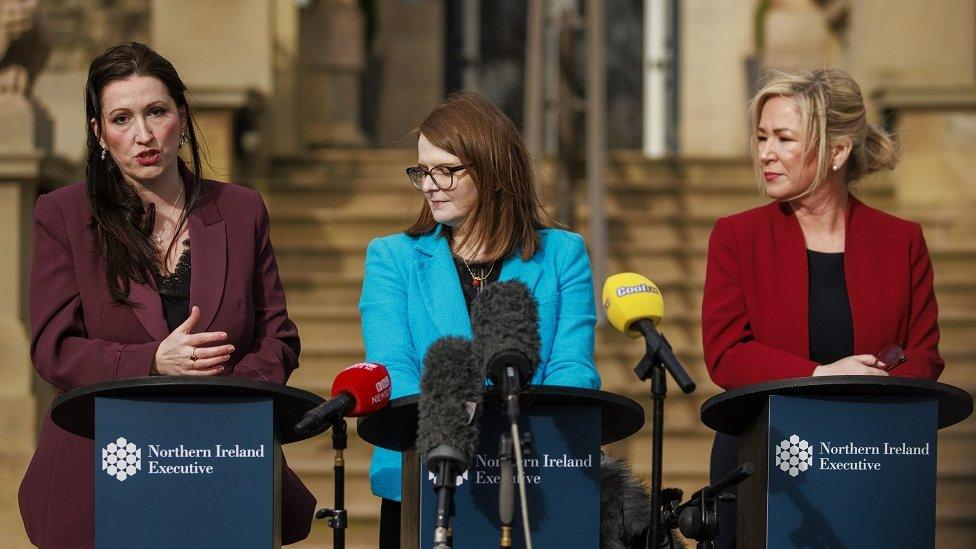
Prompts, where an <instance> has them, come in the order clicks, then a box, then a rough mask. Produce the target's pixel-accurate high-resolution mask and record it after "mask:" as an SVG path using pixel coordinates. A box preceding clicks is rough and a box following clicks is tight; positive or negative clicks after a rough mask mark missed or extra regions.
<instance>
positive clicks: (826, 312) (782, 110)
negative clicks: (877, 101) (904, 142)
mask: <svg viewBox="0 0 976 549" xmlns="http://www.w3.org/2000/svg"><path fill="white" fill-rule="evenodd" d="M750 110H751V113H750V119H751V121H752V124H753V132H754V134H753V143H754V147H753V150H754V153H755V160H756V167H757V172H758V173H759V175H760V176H761V185H762V186H763V188H764V190H765V192H766V195H767V196H769V197H770V198H772V199H773V202H771V203H770V204H768V205H766V206H762V207H759V208H755V209H753V210H749V211H746V212H742V213H739V214H735V215H732V216H729V217H725V218H722V219H719V221H718V222H717V223H716V224H715V228H714V229H713V230H712V234H711V238H710V240H709V244H708V267H707V271H706V275H705V291H704V297H703V301H702V340H703V345H704V352H705V364H706V365H707V367H708V371H709V374H710V375H711V377H712V380H713V381H714V382H715V383H716V384H717V385H719V386H720V387H722V388H724V389H733V388H736V387H741V386H743V385H749V384H754V383H762V382H764V381H771V380H776V379H786V378H796V377H807V376H820V375H881V376H884V375H895V376H905V377H916V378H924V379H932V380H934V379H937V378H938V377H939V374H940V373H941V372H942V368H943V363H942V358H941V357H940V356H939V349H938V343H939V328H938V324H937V317H938V309H937V306H936V302H935V295H934V293H933V291H932V264H931V262H930V260H929V255H928V251H927V249H926V247H925V240H924V238H923V237H922V230H921V227H919V225H918V224H917V223H913V222H909V221H904V220H901V219H898V218H896V217H894V216H892V215H889V214H886V213H883V212H881V211H878V210H876V209H874V208H871V207H869V206H867V205H865V204H864V203H862V202H860V201H859V200H857V199H856V198H854V197H853V196H851V194H850V185H851V184H852V183H853V182H855V181H857V180H858V179H860V178H862V177H864V176H865V175H868V174H871V173H874V172H877V171H879V170H883V169H890V168H892V167H894V165H895V163H896V161H897V158H896V147H895V145H894V143H893V142H892V141H891V139H890V138H889V137H888V136H887V135H886V134H885V133H884V132H883V131H882V130H880V129H878V128H875V127H874V126H872V125H870V124H868V123H867V121H866V117H865V109H864V102H863V99H862V97H861V92H860V89H859V88H858V85H857V83H855V82H854V80H853V79H851V77H850V76H849V75H847V74H846V73H843V72H841V71H836V70H826V69H824V70H814V71H804V72H798V73H795V74H787V73H773V74H772V75H771V76H770V78H769V79H768V80H767V81H766V83H765V85H764V87H763V89H762V90H761V91H760V92H759V93H758V94H757V95H756V97H755V98H754V99H753V101H752V107H751V109H750ZM892 345H897V346H898V347H900V348H901V350H902V352H901V354H899V352H898V348H894V347H890V346H892ZM885 348H888V349H889V351H891V350H894V352H886V353H885V356H884V357H882V358H883V359H886V360H888V363H887V364H886V363H885V360H879V357H878V356H877V354H878V353H879V351H881V350H882V349H885ZM888 368H890V371H887V370H886V369H888ZM730 439H731V440H730ZM735 466H736V442H735V440H734V439H733V438H732V437H725V436H722V435H719V436H718V437H716V444H715V446H714V447H713V453H712V475H713V480H715V479H717V478H718V477H721V476H723V475H724V473H727V472H728V471H730V470H731V469H732V468H734V467H735ZM728 511H731V512H730V513H723V515H725V516H722V517H721V521H722V530H723V536H722V537H723V539H722V540H719V541H720V543H719V546H724V547H731V546H733V545H732V543H734V526H735V515H734V510H732V509H730V510H728ZM730 534H731V535H730ZM730 538H731V539H730Z"/></svg>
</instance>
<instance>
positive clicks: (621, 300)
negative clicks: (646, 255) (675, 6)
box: [603, 273, 695, 393]
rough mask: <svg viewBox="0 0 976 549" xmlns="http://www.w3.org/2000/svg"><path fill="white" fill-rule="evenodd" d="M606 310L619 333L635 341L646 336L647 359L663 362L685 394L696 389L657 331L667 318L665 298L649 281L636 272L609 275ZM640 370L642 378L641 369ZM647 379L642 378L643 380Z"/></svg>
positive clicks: (604, 302)
mask: <svg viewBox="0 0 976 549" xmlns="http://www.w3.org/2000/svg"><path fill="white" fill-rule="evenodd" d="M603 307H604V308H605V309H606V312H607V320H608V321H610V324H611V325H612V326H613V327H614V328H616V329H617V331H619V332H623V333H624V334H626V335H628V336H630V337H631V338H633V339H637V338H638V337H641V336H644V339H645V341H646V342H647V355H648V358H649V359H651V360H654V359H657V360H660V361H661V363H662V364H664V367H665V368H667V369H668V371H669V372H671V375H672V376H673V377H674V379H675V381H676V382H677V383H678V386H680V387H681V390H682V391H684V392H685V393H690V392H692V391H694V390H695V382H694V381H692V380H691V377H689V376H688V372H686V371H685V369H684V367H682V366H681V363H680V362H679V361H678V358H677V357H676V356H674V351H672V350H671V345H670V344H669V343H668V341H667V340H666V339H664V336H662V335H661V334H660V333H658V331H657V329H656V328H655V326H657V325H658V323H659V322H661V319H662V318H663V317H664V298H663V297H662V296H661V290H658V288H657V286H655V285H654V283H653V282H651V281H650V279H648V278H647V277H645V276H642V275H639V274H637V273H618V274H615V275H612V276H610V277H609V278H607V281H606V282H605V283H604V284H603ZM637 369H638V375H641V372H640V370H641V369H642V366H641V365H639V366H638V367H637ZM645 377H646V376H643V375H641V379H645Z"/></svg>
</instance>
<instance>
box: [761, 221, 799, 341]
mask: <svg viewBox="0 0 976 549" xmlns="http://www.w3.org/2000/svg"><path fill="white" fill-rule="evenodd" d="M772 212H773V215H774V216H775V222H774V223H773V234H772V235H771V237H772V245H773V248H774V252H773V254H772V255H771V256H769V259H771V260H772V261H773V263H772V265H771V267H772V271H773V272H775V273H777V274H776V275H775V276H774V277H773V278H772V279H767V280H768V282H769V284H770V285H771V286H772V287H771V288H770V290H771V291H769V292H765V293H766V295H770V296H776V299H775V303H770V305H771V306H772V307H773V309H774V310H776V311H782V312H783V314H785V315H786V316H784V317H782V318H777V319H776V321H775V324H778V326H775V325H774V326H770V329H772V330H774V331H779V330H782V332H780V337H781V340H780V342H781V344H782V345H783V348H784V349H786V350H789V351H791V352H792V353H794V354H797V355H800V356H803V357H809V356H810V270H809V266H808V264H807V246H806V241H805V240H804V238H803V229H801V228H800V223H799V221H797V219H796V215H795V214H794V213H793V209H792V208H791V207H790V206H789V205H788V204H779V203H774V204H773V206H772Z"/></svg>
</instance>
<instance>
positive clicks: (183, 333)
mask: <svg viewBox="0 0 976 549" xmlns="http://www.w3.org/2000/svg"><path fill="white" fill-rule="evenodd" d="M198 320H200V308H199V307H196V306H194V307H192V308H191V309H190V316H189V318H187V319H186V321H185V322H184V323H183V324H180V325H179V326H178V327H177V328H176V329H175V330H173V333H171V334H169V336H167V337H166V339H164V340H163V341H162V343H160V344H159V348H157V349H156V358H155V360H154V361H153V365H152V372H153V373H157V374H163V375H168V376H214V375H217V374H219V373H220V372H223V371H224V367H223V366H222V364H223V363H225V362H227V361H228V360H230V355H231V353H233V352H234V346H233V345H220V346H218V347H204V345H208V344H211V343H217V342H219V341H223V340H225V339H227V334H225V333H224V332H204V333H200V334H191V333H190V331H191V330H193V327H194V326H196V324H197V321H198Z"/></svg>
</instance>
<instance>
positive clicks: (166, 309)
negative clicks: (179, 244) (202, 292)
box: [153, 238, 190, 332]
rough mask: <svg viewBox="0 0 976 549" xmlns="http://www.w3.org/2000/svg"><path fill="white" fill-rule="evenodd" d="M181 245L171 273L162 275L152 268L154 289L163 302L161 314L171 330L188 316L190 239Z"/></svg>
mask: <svg viewBox="0 0 976 549" xmlns="http://www.w3.org/2000/svg"><path fill="white" fill-rule="evenodd" d="M183 245H184V246H185V248H184V250H183V254H182V255H180V259H179V261H177V262H176V267H174V268H173V272H172V273H170V274H169V275H164V274H162V273H160V272H159V269H153V278H154V279H155V281H156V289H157V290H158V291H159V298H160V300H161V301H162V303H163V316H164V317H166V326H167V327H169V331H171V332H172V331H173V330H175V329H176V327H177V326H179V325H180V324H183V323H184V322H186V319H187V318H188V317H189V316H190V239H189V238H187V239H186V240H184V241H183Z"/></svg>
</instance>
